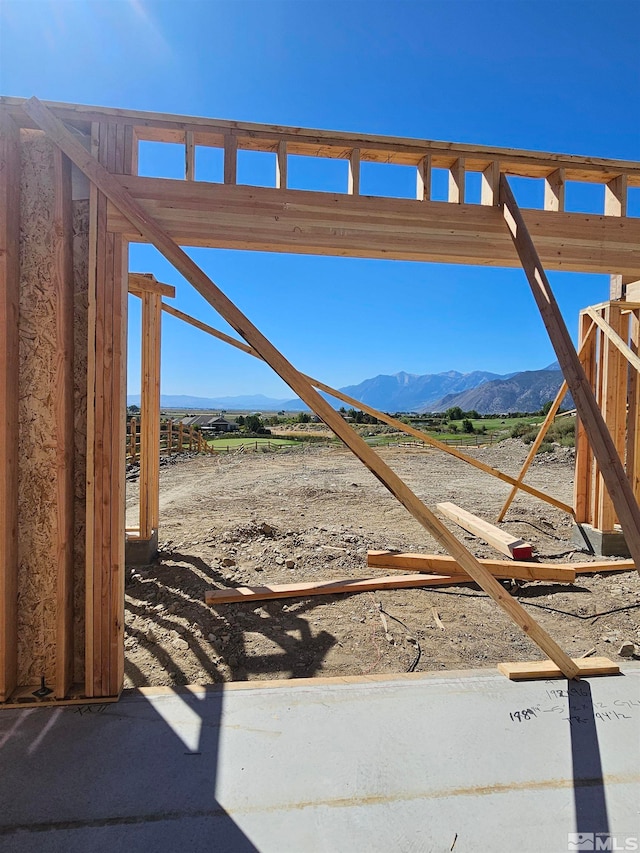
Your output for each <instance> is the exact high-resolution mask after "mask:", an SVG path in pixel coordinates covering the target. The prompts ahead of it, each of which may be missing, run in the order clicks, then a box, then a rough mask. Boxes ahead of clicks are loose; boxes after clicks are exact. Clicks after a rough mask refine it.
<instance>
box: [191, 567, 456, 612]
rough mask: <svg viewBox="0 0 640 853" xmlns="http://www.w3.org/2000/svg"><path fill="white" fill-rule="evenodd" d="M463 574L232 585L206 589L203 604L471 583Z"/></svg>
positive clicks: (213, 604)
mask: <svg viewBox="0 0 640 853" xmlns="http://www.w3.org/2000/svg"><path fill="white" fill-rule="evenodd" d="M470 582H471V579H470V578H469V576H468V575H466V574H458V575H424V574H413V575H390V576H389V577H384V578H357V579H347V580H333V581H310V582H308V583H274V584H266V585H264V586H238V587H233V588H232V589H208V590H207V591H206V592H205V594H204V600H205V604H209V605H212V606H214V607H215V606H216V605H217V604H232V603H234V602H237V601H247V600H250V601H266V600H267V599H270V598H306V597H307V596H311V595H340V594H342V595H354V594H355V593H357V592H371V591H373V590H378V589H407V588H409V589H411V588H417V587H425V586H454V585H456V584H460V583H470Z"/></svg>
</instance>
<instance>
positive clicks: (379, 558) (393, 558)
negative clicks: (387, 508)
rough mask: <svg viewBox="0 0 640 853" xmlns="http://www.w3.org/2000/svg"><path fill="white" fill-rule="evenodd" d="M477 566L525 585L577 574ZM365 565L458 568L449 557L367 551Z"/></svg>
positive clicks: (512, 564)
mask: <svg viewBox="0 0 640 853" xmlns="http://www.w3.org/2000/svg"><path fill="white" fill-rule="evenodd" d="M479 562H480V563H482V565H483V566H484V567H485V569H487V570H488V571H490V572H491V574H492V575H493V576H494V577H496V578H502V579H509V578H515V579H516V580H524V581H553V582H554V583H573V582H574V581H575V579H576V572H575V569H574V568H573V566H572V565H564V566H562V565H555V564H554V563H523V562H518V561H516V560H485V559H480V560H479ZM367 565H368V566H369V567H370V568H375V569H402V570H405V571H411V572H438V573H439V574H443V575H446V574H457V573H459V572H460V571H461V568H460V566H459V565H458V563H456V562H455V560H454V559H453V558H452V557H445V556H441V555H440V554H405V553H399V552H396V551H368V552H367Z"/></svg>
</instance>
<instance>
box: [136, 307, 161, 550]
mask: <svg viewBox="0 0 640 853" xmlns="http://www.w3.org/2000/svg"><path fill="white" fill-rule="evenodd" d="M161 327H162V302H161V297H160V295H159V294H157V293H144V294H143V297H142V358H141V373H142V376H141V384H140V425H141V432H140V499H139V504H140V538H141V539H150V538H151V536H152V535H153V531H154V530H157V529H158V522H159V517H160V351H161V343H160V335H161Z"/></svg>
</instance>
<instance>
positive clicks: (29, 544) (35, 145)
mask: <svg viewBox="0 0 640 853" xmlns="http://www.w3.org/2000/svg"><path fill="white" fill-rule="evenodd" d="M54 156H55V149H54V146H53V145H52V143H50V142H49V141H48V140H47V139H46V138H45V137H44V135H43V134H42V133H40V132H38V131H29V130H23V131H21V173H22V174H21V207H20V317H19V341H20V344H19V352H20V403H19V424H20V426H19V460H18V477H19V489H18V683H19V684H37V683H39V681H40V677H41V676H43V675H44V677H45V679H46V681H47V684H49V685H52V683H53V681H54V677H55V673H56V660H55V653H56V619H57V580H58V578H57V575H58V566H57V563H58V553H57V548H56V546H57V542H58V539H57V535H58V528H57V525H58V512H59V497H60V496H59V491H58V485H59V484H58V471H57V442H58V441H59V439H60V436H59V435H58V434H57V424H56V407H55V403H56V392H57V389H56V371H57V358H58V328H57V324H58V322H59V317H58V316H57V300H56V293H55V288H54V286H53V281H54V278H55V260H56V249H57V247H58V245H59V244H58V239H59V235H57V234H56V222H55V220H54V209H55V205H54V201H55V180H54Z"/></svg>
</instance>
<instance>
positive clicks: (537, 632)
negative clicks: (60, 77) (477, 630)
mask: <svg viewBox="0 0 640 853" xmlns="http://www.w3.org/2000/svg"><path fill="white" fill-rule="evenodd" d="M24 109H25V111H26V112H27V113H28V114H29V115H30V117H31V118H32V119H33V120H34V121H35V122H36V124H38V126H39V127H40V128H41V129H42V130H44V131H45V133H47V134H48V135H49V136H50V137H51V138H52V139H53V140H54V141H55V142H56V144H57V145H59V146H60V148H61V149H62V150H63V151H64V152H65V154H67V156H68V157H69V158H70V159H71V160H72V161H73V162H74V163H75V164H76V166H78V168H80V169H81V170H82V171H83V172H84V173H85V174H86V175H87V177H88V178H89V179H90V180H91V181H92V183H94V184H95V185H96V186H97V187H98V188H99V189H100V191H101V192H103V193H104V194H105V195H106V196H107V197H108V198H109V199H110V200H111V201H112V202H113V203H114V204H116V205H117V206H118V208H119V209H120V211H121V212H122V213H123V214H124V215H125V216H126V217H127V219H128V220H129V221H130V222H131V224H132V225H133V226H134V227H135V228H137V229H138V230H139V231H140V233H141V234H142V235H143V236H144V237H145V238H146V239H147V240H149V241H150V242H151V243H152V244H153V245H154V246H155V247H156V248H157V249H158V250H159V251H160V252H161V253H162V254H163V255H164V256H165V257H166V258H167V260H168V261H170V262H171V263H172V264H174V266H175V267H176V268H177V269H178V271H179V272H180V273H182V275H183V276H184V277H185V278H186V279H187V281H189V282H190V283H191V284H192V285H193V286H194V287H195V288H196V290H197V291H198V292H199V293H200V295H201V296H203V297H204V298H205V299H206V300H207V301H208V302H209V303H210V304H211V305H212V306H213V307H214V308H215V309H216V310H217V311H218V312H219V313H220V314H221V315H222V317H224V319H225V320H226V321H227V322H228V323H229V324H230V325H231V326H232V327H233V328H234V329H235V330H236V331H237V332H238V333H239V334H240V335H241V336H242V337H243V338H244V339H245V340H246V341H247V343H248V344H250V345H251V346H252V347H254V348H255V349H256V350H257V352H258V353H260V355H261V356H262V358H263V359H264V360H265V361H266V362H267V363H268V364H269V365H270V366H271V367H272V368H273V369H274V370H275V371H276V373H277V374H278V375H279V376H280V377H281V378H282V379H283V380H284V381H285V382H287V384H288V385H289V386H290V387H291V388H292V389H293V390H294V391H295V392H296V393H297V394H298V395H299V396H300V398H301V399H302V400H304V402H305V403H306V404H307V405H308V406H309V407H310V408H311V409H312V410H313V411H314V412H315V413H316V414H317V415H318V416H319V417H320V418H321V419H322V420H323V421H324V422H325V423H326V424H327V426H329V427H330V428H331V429H332V430H333V432H334V433H335V434H336V435H337V436H338V437H339V438H340V439H342V441H343V442H344V443H345V444H346V445H347V447H349V449H351V450H352V451H353V452H354V453H355V455H356V456H357V457H358V458H359V459H360V460H361V461H362V462H363V463H364V464H365V465H366V466H367V468H369V470H370V471H371V472H372V473H373V474H374V475H375V476H376V477H377V478H378V479H379V480H380V482H381V483H382V484H383V485H384V486H385V487H386V488H387V489H388V490H389V491H390V492H391V493H392V494H393V495H394V496H395V497H396V498H397V499H398V500H399V501H400V502H401V503H402V504H403V506H405V508H406V509H407V510H408V511H409V512H410V513H411V514H412V515H413V516H414V518H416V520H417V521H419V522H420V524H422V526H423V527H425V529H427V530H428V531H429V532H430V533H431V534H432V535H433V536H434V537H435V538H436V540H437V541H439V542H440V544H441V545H442V546H443V547H444V548H445V549H446V550H447V551H448V552H449V553H450V554H451V556H453V557H455V558H456V559H457V560H458V562H459V563H460V565H461V566H462V567H463V569H464V570H465V571H466V572H467V573H468V574H469V575H470V576H471V577H472V578H473V579H474V580H475V581H476V582H477V583H478V584H479V585H480V586H481V587H482V588H483V589H484V591H485V592H486V593H487V594H488V595H489V596H491V598H493V599H494V601H496V602H497V603H498V604H499V605H500V606H501V607H502V608H503V609H504V610H505V611H506V612H507V613H508V615H509V616H510V617H511V618H512V619H513V620H514V622H516V624H517V625H519V626H520V628H521V629H522V630H523V631H524V632H525V633H526V634H527V635H528V636H529V637H530V638H531V639H532V640H533V641H534V642H535V643H536V644H537V645H538V646H539V647H540V648H541V649H542V650H543V651H545V652H546V653H547V654H548V655H549V657H550V658H551V660H553V662H554V663H555V664H556V665H557V666H558V668H559V669H560V670H561V671H562V672H563V674H564V675H565V676H566V677H567V678H574V677H576V676H577V675H578V673H579V669H578V667H577V666H576V664H575V663H574V662H573V661H572V660H571V658H570V657H569V656H568V655H567V654H566V653H565V652H564V651H563V650H562V649H561V648H560V646H558V644H557V643H556V642H555V640H553V639H552V637H550V636H549V634H548V633H547V632H546V631H545V630H544V629H543V628H542V627H541V626H540V625H538V624H537V623H536V622H535V621H534V620H532V619H531V618H530V616H529V615H528V614H527V612H526V611H525V610H524V608H522V607H521V605H520V604H519V603H518V602H517V601H516V600H515V599H513V598H512V597H511V596H510V595H509V594H508V593H507V592H506V591H505V590H504V589H503V587H502V586H501V585H500V583H498V581H496V579H495V578H494V577H493V575H491V574H490V573H489V572H487V570H486V569H485V568H484V567H483V566H482V565H481V564H480V563H479V562H478V561H477V560H476V558H475V557H474V556H473V554H471V552H470V551H468V550H467V549H466V548H465V547H464V545H462V543H461V542H459V540H458V539H456V537H455V536H453V534H451V533H450V532H449V530H448V529H447V528H446V527H445V525H444V524H443V523H442V522H441V521H440V520H439V519H438V518H437V517H436V516H435V515H434V514H433V512H431V510H429V509H428V508H427V507H426V506H425V505H424V504H423V503H422V501H420V500H419V498H418V497H417V496H416V495H415V494H414V493H413V492H412V491H411V490H410V489H409V488H408V487H407V486H406V484H405V483H404V482H403V481H402V480H401V479H400V478H399V477H398V476H397V475H396V474H395V472H393V471H392V470H391V469H390V468H389V467H388V466H387V465H386V464H385V463H384V462H383V461H382V460H381V459H380V458H379V457H378V456H377V455H376V454H375V452H374V451H372V450H371V448H370V447H369V446H368V445H367V443H366V442H365V441H364V440H363V439H361V438H360V436H358V435H356V434H355V432H354V431H353V430H352V429H351V428H350V427H349V426H348V425H347V424H346V423H345V421H344V420H343V419H342V418H341V417H340V415H339V414H338V413H337V412H335V411H334V409H333V408H332V407H331V406H330V405H329V404H328V403H327V402H326V401H325V400H324V399H323V398H322V397H321V396H320V395H319V394H318V392H317V391H315V389H314V388H313V386H312V385H311V383H310V382H309V381H308V379H307V378H306V377H305V376H303V375H302V374H300V373H299V372H298V371H297V370H296V369H295V368H294V367H293V365H291V364H290V363H289V362H288V361H287V360H286V359H285V358H284V356H283V355H282V354H281V353H280V352H279V351H278V350H277V349H276V348H275V347H274V346H273V345H272V344H271V343H270V342H269V341H268V340H267V339H266V338H265V337H264V336H263V335H262V334H261V332H259V331H258V329H257V328H256V327H255V326H254V325H253V324H252V323H251V322H250V320H249V319H248V318H247V317H245V316H244V315H243V314H242V312H241V311H239V310H238V308H237V307H236V306H235V305H234V304H233V303H232V302H231V300H229V299H228V297H227V296H225V294H224V293H222V291H221V290H220V289H219V288H218V287H217V286H216V285H215V284H214V283H213V282H212V281H211V280H210V279H209V277H208V276H207V275H206V274H205V273H204V272H203V270H201V269H200V268H199V267H198V266H197V264H195V263H194V262H193V261H192V260H191V258H190V257H189V256H188V255H187V254H186V253H185V252H184V251H183V250H182V249H181V248H180V247H179V246H178V245H177V243H175V242H174V241H173V240H172V239H171V238H170V237H169V236H168V235H167V234H166V232H165V231H163V229H162V228H160V227H159V226H158V225H157V224H156V223H155V221H154V220H153V218H152V217H150V216H149V215H148V214H146V213H145V211H144V210H142V208H140V206H139V205H138V204H137V202H135V201H134V199H133V198H132V197H131V196H130V195H129V193H128V192H127V191H126V190H125V189H123V187H122V186H121V184H119V183H118V182H117V181H116V180H115V179H114V178H113V177H112V176H111V175H110V174H109V172H108V171H107V170H106V169H104V168H103V167H102V166H101V165H100V163H99V162H98V161H97V160H95V158H93V157H92V156H91V155H90V154H88V153H87V151H86V150H85V149H84V148H83V146H82V145H81V144H80V143H78V142H77V141H76V140H75V139H74V137H73V136H72V135H71V134H70V133H69V132H68V131H67V130H66V129H65V127H64V125H63V124H62V122H60V121H59V120H58V119H57V118H56V117H55V116H54V115H53V114H52V113H51V112H50V111H49V110H48V109H47V107H45V106H44V105H43V104H41V103H40V102H39V101H38V100H37V99H35V98H32V99H31V100H30V101H28V102H27V103H26V104H25V106H24Z"/></svg>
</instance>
